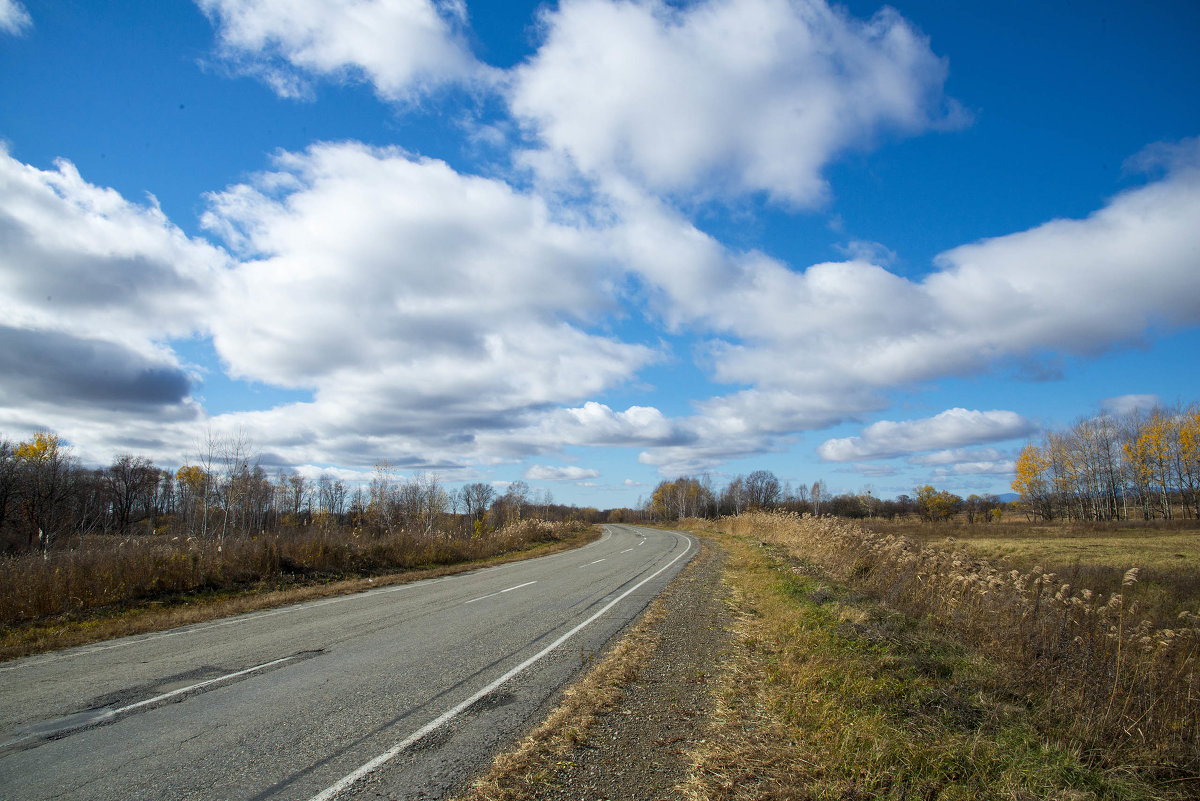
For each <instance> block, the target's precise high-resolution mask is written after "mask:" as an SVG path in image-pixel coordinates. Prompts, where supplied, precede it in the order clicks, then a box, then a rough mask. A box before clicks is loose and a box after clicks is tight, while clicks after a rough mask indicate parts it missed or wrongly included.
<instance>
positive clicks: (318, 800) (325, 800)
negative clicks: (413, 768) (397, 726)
mask: <svg viewBox="0 0 1200 801" xmlns="http://www.w3.org/2000/svg"><path fill="white" fill-rule="evenodd" d="M691 550H692V543H691V541H690V540H689V541H688V547H686V548H684V549H683V552H682V553H680V554H679V555H678V556H676V557H675V558H674V559H672V560H671V561H670V562H667V563H666V564H665V565H663V566H662V567H660V568H659V569H658V570H656V571H654V572H653V573H651V574H650V575H649V576H646V578H644V579H642V580H641V581H639V582H638V583H637V584H635V585H633V586H632V587H630V588H629V589H627V590H625V592H623V593H621V594H620V595H618V596H617V597H616V598H613V599H612V600H611V601H609V602H608V604H607V605H605V606H604V608H603V609H601V610H600V611H599V612H597V613H596V614H594V615H592V616H591V617H589V618H588V619H587V620H585V621H583V622H582V623H580V624H579V625H578V626H576V627H575V628H573V629H571V630H570V631H568V632H567V633H566V634H564V635H562V636H561V637H559V638H558V639H557V640H555V641H554V642H552V643H550V644H549V645H548V646H546V647H545V648H543V649H542V650H541V651H539V652H537V653H536V654H534V655H533V656H531V657H529V658H528V659H526V660H525V661H524V662H522V663H521V664H519V665H517V666H516V667H515V668H513V669H512V670H510V671H508V672H507V673H505V674H504V675H503V676H501V677H500V678H498V679H496V680H495V681H493V682H492V683H491V684H489V685H487V686H486V687H484V688H483V689H482V690H480V691H479V692H477V693H475V694H474V695H472V696H471V697H470V698H468V699H467V700H465V701H462V702H461V703H459V704H458V705H457V706H455V707H453V708H451V709H448V710H446V711H445V712H443V713H442V714H441V715H439V716H437V717H436V718H434V719H433V720H431V721H429V722H428V723H426V724H425V725H424V726H422V727H421V728H419V729H417V730H416V731H414V732H413V733H412V734H410V735H408V736H407V737H405V738H404V739H403V740H401V741H400V742H398V743H396V744H395V745H393V746H392V747H391V748H389V749H388V750H387V751H384V752H383V753H382V754H380V755H379V756H377V757H375V758H374V759H372V760H371V761H370V762H367V763H366V764H364V765H362V766H361V767H360V768H358V770H356V771H354V772H353V773H350V774H347V775H346V776H343V777H342V778H341V779H339V780H338V781H337V782H336V783H334V784H332V785H330V786H329V787H326V788H325V789H324V790H322V791H321V792H319V793H317V794H316V795H314V796H313V797H312V798H310V799H309V801H329V800H330V799H332V798H335V797H336V796H337V795H338V794H339V793H341V792H342V791H343V790H345V789H347V788H348V787H349V786H350V785H352V784H354V783H355V782H356V781H358V780H359V779H361V778H363V777H364V776H366V775H367V774H369V773H373V772H374V771H375V770H376V769H377V768H379V767H380V766H381V765H384V764H386V763H387V762H390V761H391V760H392V759H394V758H396V757H397V756H399V755H400V754H401V753H403V752H404V751H405V750H406V749H407V748H408V747H409V746H410V745H412V744H413V743H415V742H417V741H418V740H420V739H421V738H422V737H424V736H426V735H427V734H429V733H430V732H433V731H436V730H437V729H439V728H441V727H442V726H444V725H446V724H447V723H449V722H450V721H451V720H453V719H454V718H456V717H458V716H459V715H460V714H461V713H462V712H463V710H465V709H467V708H468V707H469V706H471V704H473V703H475V702H476V701H478V700H479V699H480V698H483V697H484V696H485V695H487V694H488V693H490V692H492V691H493V690H495V689H496V688H498V687H500V686H501V685H503V684H505V683H506V682H508V681H509V680H510V679H512V678H513V677H515V676H517V675H519V674H520V673H523V672H525V671H526V670H528V669H529V668H530V667H531V666H532V665H534V664H536V663H537V662H539V661H541V660H542V659H543V658H544V657H545V656H546V655H547V654H549V653H550V652H552V651H554V650H555V649H556V648H558V647H559V646H560V645H562V644H563V643H564V642H566V641H567V640H569V639H571V638H572V637H574V636H575V635H576V634H578V633H579V632H581V631H583V629H585V628H586V627H588V626H590V625H591V624H592V623H594V622H595V621H596V620H597V619H598V618H600V616H601V615H603V614H604V613H605V612H607V611H608V610H609V609H612V608H613V607H614V606H616V605H617V604H618V603H619V602H621V601H623V600H624V599H625V598H627V597H628V596H630V595H632V594H633V593H634V592H636V591H637V590H639V589H641V587H642V585H644V584H645V583H646V582H648V581H650V580H651V579H653V578H656V577H657V576H658V575H659V574H661V573H662V572H663V571H664V570H666V569H667V568H669V567H670V566H671V565H673V564H675V563H676V562H678V561H679V560H680V559H682V558H683V557H684V556H686V555H687V554H688V552H690V551H691Z"/></svg>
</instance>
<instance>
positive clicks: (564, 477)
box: [525, 464, 600, 481]
mask: <svg viewBox="0 0 1200 801" xmlns="http://www.w3.org/2000/svg"><path fill="white" fill-rule="evenodd" d="M599 476H600V471H599V470H592V469H589V468H586V467H577V466H575V465H568V466H566V467H556V466H553V465H544V464H535V465H530V467H529V469H528V470H526V471H525V478H527V479H529V480H530V481H582V480H584V479H588V478H599Z"/></svg>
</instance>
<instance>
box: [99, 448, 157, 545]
mask: <svg viewBox="0 0 1200 801" xmlns="http://www.w3.org/2000/svg"><path fill="white" fill-rule="evenodd" d="M103 477H104V485H105V487H106V488H107V490H108V501H109V504H111V507H112V513H113V523H114V528H115V529H116V530H117V532H118V533H120V534H126V533H128V532H129V526H130V524H131V523H132V522H133V520H132V517H133V510H134V506H135V505H136V504H137V502H138V501H139V500H141V501H142V502H143V505H144V502H145V496H146V493H147V491H150V490H153V489H154V488H156V487H157V485H158V468H157V467H155V466H154V463H153V462H151V461H150V460H149V459H147V458H146V457H144V456H133V455H132V454H128V453H123V454H121V455H119V456H117V457H116V458H115V459H114V460H113V463H112V464H111V465H110V466H109V467H108V469H107V470H105V471H104V473H103Z"/></svg>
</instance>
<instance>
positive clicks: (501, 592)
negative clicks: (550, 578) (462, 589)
mask: <svg viewBox="0 0 1200 801" xmlns="http://www.w3.org/2000/svg"><path fill="white" fill-rule="evenodd" d="M530 584H537V582H536V581H527V582H525V583H524V584H518V585H517V586H515V587H509V588H508V589H507V590H500V591H499V592H489V593H488V594H487V595H480V596H479V597H478V598H472V599H471V600H469V601H463V606H466V605H467V604H473V603H475V602H476V601H482V600H484V599H485V598H495V597H496V596H497V595H503V594H504V593H506V592H512V591H513V590H519V589H521V588H522V587H528V586H529V585H530Z"/></svg>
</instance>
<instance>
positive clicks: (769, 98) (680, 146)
mask: <svg viewBox="0 0 1200 801" xmlns="http://www.w3.org/2000/svg"><path fill="white" fill-rule="evenodd" d="M541 22H542V29H543V36H544V39H543V42H542V44H541V46H540V47H539V49H538V51H537V53H536V54H535V55H534V56H533V57H532V58H531V59H530V60H529V62H528V63H526V64H525V65H523V66H522V67H520V68H519V69H517V70H516V73H515V75H514V76H513V79H512V84H511V90H510V103H511V106H512V109H513V113H514V114H515V115H516V116H517V117H518V118H519V119H520V120H522V121H523V123H524V124H525V125H526V126H527V128H528V129H529V130H530V132H531V133H532V134H533V135H534V136H535V137H536V138H537V139H538V140H539V141H540V142H541V143H543V144H544V146H545V147H546V148H548V149H549V151H550V152H551V153H552V154H556V155H557V156H559V157H561V158H563V159H566V160H567V161H568V162H569V163H570V164H571V165H573V167H574V168H576V169H577V170H579V171H581V172H582V173H583V174H584V175H586V176H588V177H591V178H597V179H601V180H602V181H608V180H610V179H620V180H628V181H633V182H634V183H635V184H637V185H640V186H644V187H646V188H647V189H649V190H651V191H654V192H665V193H689V194H691V193H695V192H700V193H701V194H711V193H716V194H735V195H736V194H742V193H747V192H749V193H755V192H765V193H767V194H768V195H770V196H771V197H772V198H775V199H777V200H779V201H782V202H785V203H787V204H792V205H811V204H814V203H818V202H820V201H821V200H822V199H823V198H824V197H825V195H826V193H827V191H828V188H827V185H826V182H825V179H824V178H823V177H822V170H823V168H824V167H825V165H826V164H827V163H828V162H829V161H830V160H831V159H832V158H834V157H835V156H836V155H837V154H839V153H840V152H842V151H844V150H846V149H847V148H849V147H854V146H865V145H868V144H870V142H871V140H872V139H873V138H876V137H877V136H878V135H879V134H880V133H881V132H884V131H897V132H903V133H916V132H919V131H923V130H927V129H929V128H930V127H933V126H937V125H940V124H944V123H946V122H947V121H949V120H951V119H958V118H959V116H958V114H957V112H953V111H951V112H949V113H948V112H947V110H946V109H947V106H948V105H952V104H948V103H947V102H946V101H945V99H944V97H943V95H942V85H943V83H944V81H945V78H946V65H945V62H944V61H942V60H941V59H939V58H938V57H937V56H935V55H934V54H933V52H932V51H931V50H930V47H929V42H928V40H927V39H926V38H925V37H924V36H923V35H922V34H921V33H920V32H918V31H917V30H916V29H914V28H913V27H912V25H910V24H909V23H908V22H907V21H906V20H904V19H903V18H902V17H901V16H900V15H899V14H898V13H896V12H895V11H893V10H892V9H890V8H884V9H883V10H881V11H879V12H878V13H877V14H875V15H874V16H873V17H872V18H870V19H869V20H865V21H864V20H857V19H854V18H852V17H850V16H849V15H848V14H847V13H846V12H845V11H844V10H842V9H840V8H831V7H830V6H829V5H827V4H826V3H825V2H823V1H822V0H704V1H703V2H698V3H694V4H689V5H686V6H680V5H677V4H673V3H666V2H662V1H661V0H635V1H634V2H612V0H564V2H562V3H560V4H559V5H558V7H557V8H555V9H552V10H547V11H545V12H543V14H542V18H541ZM539 163H541V164H543V165H545V164H546V163H547V162H546V160H545V159H540V160H539Z"/></svg>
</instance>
